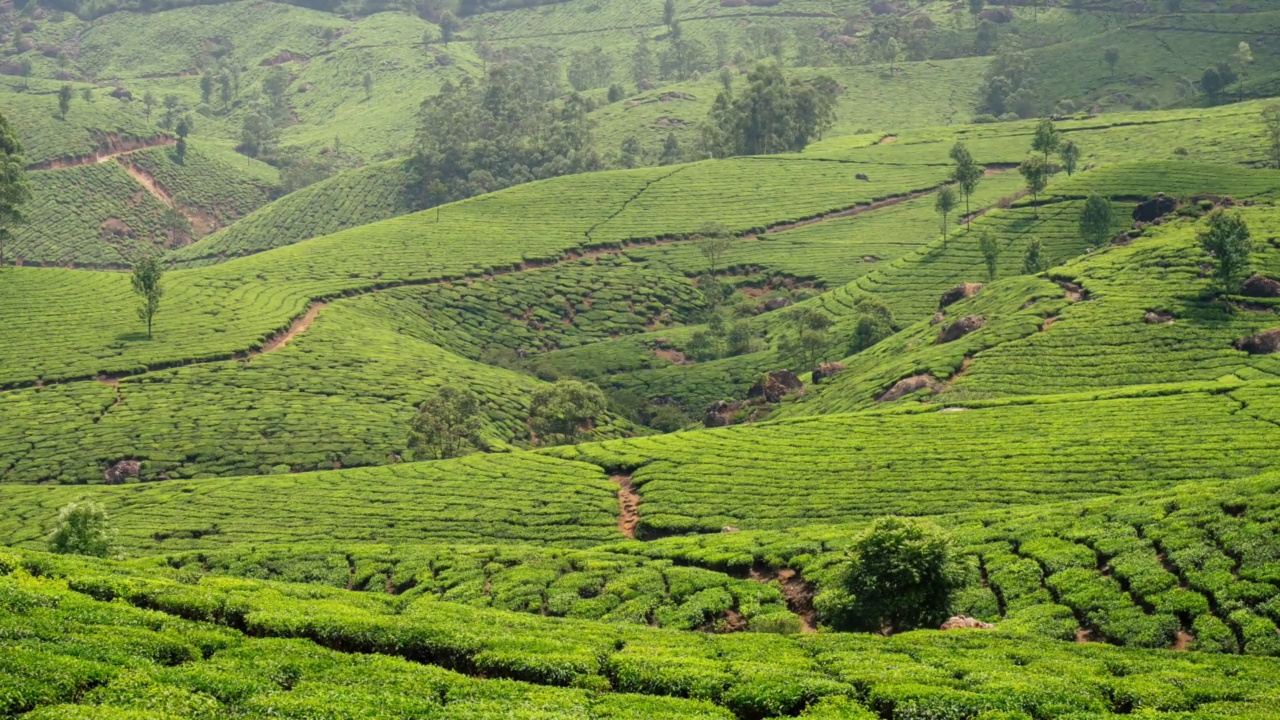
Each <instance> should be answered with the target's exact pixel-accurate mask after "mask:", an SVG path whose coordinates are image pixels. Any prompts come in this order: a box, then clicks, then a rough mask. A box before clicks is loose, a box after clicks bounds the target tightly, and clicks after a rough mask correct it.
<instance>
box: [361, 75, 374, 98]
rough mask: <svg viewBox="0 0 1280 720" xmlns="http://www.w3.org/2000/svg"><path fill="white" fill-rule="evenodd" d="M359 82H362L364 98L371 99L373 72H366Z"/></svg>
mask: <svg viewBox="0 0 1280 720" xmlns="http://www.w3.org/2000/svg"><path fill="white" fill-rule="evenodd" d="M361 82H362V83H363V84H364V99H365V100H371V99H373V73H370V72H366V73H365V74H364V79H363V80H362V81H361Z"/></svg>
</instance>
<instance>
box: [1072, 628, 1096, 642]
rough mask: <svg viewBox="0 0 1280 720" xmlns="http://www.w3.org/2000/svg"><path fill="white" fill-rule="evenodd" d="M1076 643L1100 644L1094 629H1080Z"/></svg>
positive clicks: (1077, 631) (1077, 632)
mask: <svg viewBox="0 0 1280 720" xmlns="http://www.w3.org/2000/svg"><path fill="white" fill-rule="evenodd" d="M1076 642H1078V643H1091V642H1098V638H1097V637H1096V634H1095V633H1094V631H1093V629H1092V628H1079V629H1078V630H1076Z"/></svg>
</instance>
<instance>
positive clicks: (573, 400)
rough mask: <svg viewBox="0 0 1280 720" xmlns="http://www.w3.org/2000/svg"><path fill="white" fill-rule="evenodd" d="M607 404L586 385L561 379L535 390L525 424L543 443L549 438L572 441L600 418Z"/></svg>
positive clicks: (548, 440) (591, 387) (592, 386)
mask: <svg viewBox="0 0 1280 720" xmlns="http://www.w3.org/2000/svg"><path fill="white" fill-rule="evenodd" d="M608 407H609V401H608V400H607V399H606V398H605V396H604V392H602V391H601V390H600V388H598V387H596V386H595V385H593V384H591V383H589V382H582V381H579V380H561V381H559V382H557V383H556V384H554V385H550V386H544V387H540V388H538V389H537V390H536V391H534V393H533V399H532V400H531V401H530V402H529V425H530V427H531V428H532V429H533V432H535V433H536V434H537V436H538V439H539V440H540V441H541V442H542V443H543V444H547V443H549V442H550V441H551V440H552V439H553V438H559V439H561V440H563V441H564V442H570V443H571V442H573V441H575V440H576V439H577V438H578V435H579V434H580V433H582V432H583V431H589V430H591V429H592V427H593V425H594V423H595V422H596V421H597V420H598V419H600V418H601V417H603V416H604V414H605V412H606V411H607V410H608Z"/></svg>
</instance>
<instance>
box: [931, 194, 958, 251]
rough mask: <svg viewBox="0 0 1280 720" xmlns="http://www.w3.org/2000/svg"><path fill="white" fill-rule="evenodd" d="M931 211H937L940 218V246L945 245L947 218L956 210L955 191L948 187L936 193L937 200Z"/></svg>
mask: <svg viewBox="0 0 1280 720" xmlns="http://www.w3.org/2000/svg"><path fill="white" fill-rule="evenodd" d="M933 209H934V210H937V211H938V214H939V215H941V216H942V244H943V245H946V244H947V217H948V216H949V215H951V211H952V210H955V209H956V189H955V188H954V187H952V186H950V185H947V186H945V187H943V188H942V189H941V190H939V191H938V196H937V199H935V200H934V203H933Z"/></svg>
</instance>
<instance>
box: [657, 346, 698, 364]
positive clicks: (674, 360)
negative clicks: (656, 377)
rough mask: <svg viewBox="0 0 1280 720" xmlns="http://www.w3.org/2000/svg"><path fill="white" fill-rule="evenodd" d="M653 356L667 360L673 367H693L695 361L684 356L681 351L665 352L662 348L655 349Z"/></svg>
mask: <svg viewBox="0 0 1280 720" xmlns="http://www.w3.org/2000/svg"><path fill="white" fill-rule="evenodd" d="M653 354H654V355H655V356H657V357H658V358H660V359H662V360H666V361H667V362H669V363H671V364H672V365H692V364H693V361H691V360H689V359H688V358H686V357H685V356H684V353H682V352H680V351H679V350H664V349H662V348H654V351H653Z"/></svg>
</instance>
